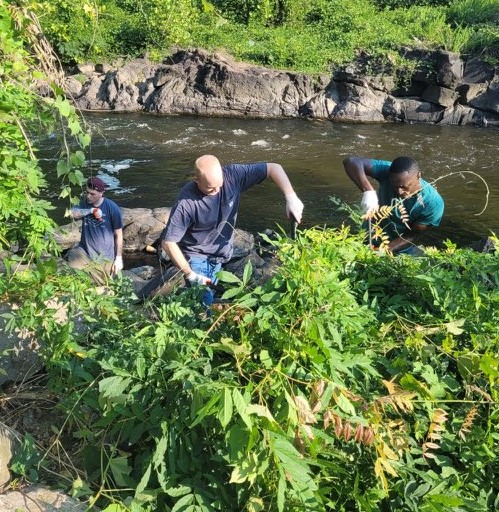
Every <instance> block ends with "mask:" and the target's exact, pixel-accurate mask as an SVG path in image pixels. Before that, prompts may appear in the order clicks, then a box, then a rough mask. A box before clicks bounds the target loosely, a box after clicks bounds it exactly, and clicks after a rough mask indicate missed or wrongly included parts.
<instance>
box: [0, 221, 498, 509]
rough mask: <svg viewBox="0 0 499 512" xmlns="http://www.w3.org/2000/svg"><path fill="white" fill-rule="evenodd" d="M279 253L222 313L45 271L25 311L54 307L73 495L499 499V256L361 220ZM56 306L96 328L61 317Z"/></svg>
mask: <svg viewBox="0 0 499 512" xmlns="http://www.w3.org/2000/svg"><path fill="white" fill-rule="evenodd" d="M277 244H278V247H279V255H280V256H279V257H280V260H281V261H282V267H281V268H280V271H279V272H278V274H277V275H276V276H275V277H274V278H273V279H272V280H271V281H269V282H267V283H266V284H265V285H261V286H250V285H249V284H248V283H249V277H250V274H251V268H250V267H247V269H246V272H245V276H244V278H243V279H242V280H239V279H237V278H235V276H232V275H231V274H227V273H223V275H222V278H223V279H224V281H225V282H226V283H228V285H229V286H231V288H230V289H229V291H228V292H226V297H231V298H232V299H233V300H234V302H233V303H232V304H227V305H225V306H224V307H223V308H221V309H215V310H214V311H213V315H212V316H211V317H208V318H206V317H204V315H203V311H202V309H200V306H198V304H199V296H198V295H197V290H190V291H189V292H184V293H180V294H177V295H174V296H171V297H169V298H163V299H162V300H157V301H156V302H155V303H152V304H149V305H146V306H145V308H144V309H142V308H140V309H138V310H134V308H133V307H132V306H131V304H128V305H127V299H124V298H123V297H127V293H125V292H126V289H122V290H121V292H120V290H119V289H118V290H117V291H118V292H120V293H119V295H118V296H114V297H113V296H111V297H102V298H101V299H99V300H97V299H94V300H89V298H88V293H86V294H83V295H82V294H81V293H78V292H77V289H76V288H75V285H74V284H73V285H72V286H71V288H70V289H68V282H67V281H59V282H58V283H56V282H55V281H54V279H53V277H52V275H51V272H49V271H46V270H45V271H43V270H42V268H41V267H40V268H39V270H38V271H37V272H35V273H34V274H33V275H32V276H31V278H32V279H35V281H36V282H37V285H36V290H38V291H37V292H36V296H35V297H33V292H32V290H31V289H30V290H29V292H28V291H27V290H26V291H25V292H24V293H29V295H30V297H31V300H35V304H36V307H35V310H33V307H32V306H30V307H28V306H26V307H25V308H23V309H22V310H21V311H20V312H19V313H18V315H17V317H18V319H19V318H23V319H24V323H25V324H30V325H32V326H33V327H34V325H36V323H37V320H36V318H39V315H38V314H37V312H39V313H40V314H41V313H43V318H44V320H43V321H44V328H43V329H39V331H40V335H41V336H43V332H45V333H46V334H45V336H44V339H45V341H46V344H47V345H46V346H47V350H46V354H45V355H46V358H47V368H48V372H49V375H50V379H51V380H50V386H51V388H52V389H53V390H54V391H55V392H56V393H57V395H58V396H59V397H60V405H59V407H60V408H61V410H63V411H64V415H65V417H66V419H65V420H64V425H63V427H61V426H59V427H57V428H56V432H58V436H57V437H58V441H57V442H54V443H53V444H52V450H57V452H58V453H59V458H61V457H62V455H60V454H61V450H59V449H58V448H57V447H58V446H59V443H63V445H64V448H65V453H66V454H67V457H69V459H68V460H64V457H63V460H62V465H63V466H64V467H66V468H67V467H69V466H70V465H71V466H72V467H74V468H75V469H74V470H73V472H72V475H71V477H72V480H73V483H72V488H73V492H74V493H75V495H78V496H82V497H86V498H88V499H90V503H97V504H98V505H100V506H105V504H106V503H109V502H110V501H111V502H113V501H114V502H116V504H118V503H123V502H124V501H126V502H127V503H128V504H129V505H128V506H129V510H132V511H134V510H135V511H138V510H151V511H152V510H154V511H163V510H164V511H166V510H168V511H170V510H172V511H181V510H193V511H213V510H222V511H229V510H230V511H232V510H233V511H240V510H247V511H259V510H265V511H269V512H270V511H273V510H276V511H277V510H279V511H283V510H285V511H305V510H307V511H320V510H335V511H340V510H365V511H376V510H387V511H389V510H393V511H398V510H414V511H452V510H455V511H467V510H469V511H475V512H476V511H483V512H485V511H487V510H492V509H494V507H497V506H498V504H499V503H498V498H497V496H498V491H499V488H498V482H499V478H498V477H499V460H498V453H499V451H498V449H499V428H498V425H499V422H498V416H499V408H498V405H497V402H498V399H499V388H498V383H499V368H498V366H497V352H498V349H499V321H498V320H499V318H498V315H499V292H498V290H499V259H498V256H497V255H495V254H477V253H473V252H471V251H468V250H457V249H455V248H453V247H451V246H449V247H448V248H447V249H446V250H444V251H442V252H439V251H437V250H430V251H429V253H428V254H427V256H426V257H423V258H410V257H397V258H393V257H389V256H383V257H379V256H377V255H375V254H374V253H372V251H370V250H369V249H368V248H367V247H366V246H365V245H364V244H363V241H362V240H361V238H360V237H357V236H351V235H350V234H349V232H348V230H346V229H343V230H308V231H306V232H304V233H303V234H302V235H301V236H300V238H299V240H298V241H297V242H290V241H289V240H286V239H282V240H280V241H278V242H277ZM30 282H31V283H32V282H33V281H32V280H31V281H30ZM16 288H17V293H21V295H22V293H23V292H22V289H23V287H22V286H20V284H19V283H18V284H17V285H16ZM2 292H5V290H2ZM48 295H50V296H55V297H57V298H58V300H59V301H60V302H61V303H63V304H65V306H66V307H67V308H68V312H69V313H70V314H69V317H70V318H75V316H76V315H75V313H76V312H77V311H80V315H81V316H82V317H83V318H86V320H87V322H88V329H85V330H84V331H83V332H82V330H81V329H79V330H78V329H75V326H76V324H75V322H73V321H71V320H70V322H69V323H68V324H58V323H57V322H55V321H52V320H50V319H49V318H51V316H52V315H47V314H46V305H45V304H44V302H45V300H46V297H47V296H48ZM85 297H86V298H85ZM120 297H121V298H120ZM49 451H50V449H49ZM62 453H64V452H62ZM47 460H48V456H47V454H45V461H47ZM37 468H38V467H37ZM66 478H67V474H66ZM127 496H128V497H130V499H131V498H133V500H132V501H130V500H128V501H127V500H126V497H127ZM116 506H117V505H116ZM108 510H109V511H111V510H125V508H119V507H118V508H109V509H108ZM126 510H128V509H126Z"/></svg>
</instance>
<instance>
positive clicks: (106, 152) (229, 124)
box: [39, 112, 499, 246]
mask: <svg viewBox="0 0 499 512" xmlns="http://www.w3.org/2000/svg"><path fill="white" fill-rule="evenodd" d="M85 119H86V122H87V123H88V126H89V127H90V129H91V133H92V144H91V148H90V151H88V152H87V157H88V165H87V168H86V169H85V173H86V174H87V175H88V174H90V173H93V174H96V175H99V176H100V177H101V178H102V179H104V181H106V182H107V183H108V185H109V191H108V192H107V196H108V197H110V198H111V199H113V200H115V201H116V202H117V203H118V204H119V205H120V206H123V207H127V208H138V207H146V208H156V207H163V206H171V205H172V204H173V202H174V200H175V198H176V196H177V193H178V191H179V190H180V188H181V186H182V185H183V184H184V183H185V182H186V181H187V180H188V179H190V177H191V176H192V163H193V161H194V160H195V158H197V157H198V156H200V155H202V154H205V153H211V154H214V155H216V156H217V157H218V158H219V159H220V161H221V162H222V164H223V163H229V162H254V161H266V162H278V163H280V164H282V165H283V167H284V169H285V170H286V172H287V173H288V176H289V177H290V179H291V181H292V183H293V186H294V188H295V190H296V192H297V194H298V196H299V197H300V198H301V200H302V201H303V203H304V204H305V211H304V217H303V224H302V225H303V226H304V227H311V226H323V225H327V226H338V225H340V224H341V222H342V221H343V220H345V219H346V217H347V214H345V213H344V212H343V211H339V210H338V208H337V206H335V205H334V204H333V203H332V202H331V200H330V197H331V196H335V197H338V198H340V199H342V200H343V201H345V202H347V203H349V204H351V205H354V204H358V202H359V201H360V196H361V194H360V192H359V191H358V190H357V189H356V187H355V186H354V185H353V183H352V182H351V181H350V180H349V179H348V178H347V176H346V175H345V172H344V170H343V165H342V161H343V159H344V158H345V157H346V156H348V155H361V156H366V157H372V158H382V159H387V160H392V159H394V158H396V157H397V156H400V155H408V156H412V157H413V158H415V159H416V160H417V161H418V162H419V164H420V167H421V170H422V173H423V177H424V178H425V179H426V180H427V181H430V182H433V181H434V180H438V181H437V182H436V187H437V188H438V190H439V192H440V194H441V195H442V196H443V198H444V200H445V214H444V219H443V221H442V224H441V226H440V227H439V228H438V229H434V230H431V232H430V234H429V235H428V237H427V239H426V243H430V244H433V245H437V246H441V243H442V241H443V240H445V239H449V240H451V241H453V242H455V243H457V244H458V245H462V244H466V243H470V242H472V241H475V240H477V239H479V238H481V237H483V236H487V235H488V234H490V232H491V231H493V232H495V233H499V171H498V169H497V166H498V146H499V131H497V130H491V129H485V128H476V127H467V126H427V125H405V124H404V125H402V124H339V123H331V122H329V121H311V120H303V119H299V120H297V119H290V120H257V119H226V118H200V117H194V116H193V117H187V116H182V117H166V116H154V115H151V114H115V113H109V112H107V113H99V114H85ZM55 147H56V146H55V145H52V143H51V141H48V142H46V143H45V145H44V146H43V147H42V151H41V152H40V155H39V156H40V158H41V161H42V166H43V167H44V168H45V169H46V171H47V173H48V176H49V184H50V191H51V194H50V195H51V196H52V197H54V196H56V195H57V186H58V185H57V179H56V177H55V170H54V168H55V162H54V160H53V158H52V157H53V150H54V149H55ZM56 206H57V209H56V210H55V211H54V214H53V215H54V218H55V219H56V220H57V221H58V222H59V223H67V222H68V220H67V219H64V218H63V212H64V209H65V208H67V206H68V205H67V203H64V202H62V201H61V202H60V203H57V204H56ZM277 224H279V225H280V226H283V227H286V228H287V225H288V224H287V221H286V220H285V217H284V200H283V197H282V195H281V194H280V192H279V191H278V190H277V188H276V187H275V186H274V185H273V184H272V183H271V182H270V181H269V180H267V181H266V182H264V183H263V184H261V185H259V186H257V187H254V188H252V189H250V190H249V191H247V192H246V193H245V194H244V196H243V200H242V203H241V209H240V213H239V218H238V227H240V228H242V229H246V230H249V231H252V232H255V233H256V232H257V231H260V230H263V229H265V228H275V227H276V225H277Z"/></svg>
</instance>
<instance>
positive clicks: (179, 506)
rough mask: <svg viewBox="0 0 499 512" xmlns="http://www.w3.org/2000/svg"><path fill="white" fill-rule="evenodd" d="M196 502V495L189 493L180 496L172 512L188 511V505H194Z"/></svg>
mask: <svg viewBox="0 0 499 512" xmlns="http://www.w3.org/2000/svg"><path fill="white" fill-rule="evenodd" d="M193 503H194V495H193V494H191V493H189V494H186V495H185V496H183V497H182V498H180V499H179V500H178V501H177V502H176V503H175V505H174V506H173V508H172V509H171V512H185V511H187V510H188V509H187V505H192V504H193Z"/></svg>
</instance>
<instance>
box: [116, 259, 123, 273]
mask: <svg viewBox="0 0 499 512" xmlns="http://www.w3.org/2000/svg"><path fill="white" fill-rule="evenodd" d="M121 270H123V256H116V258H114V273H115V274H117V273H118V272H120V271H121Z"/></svg>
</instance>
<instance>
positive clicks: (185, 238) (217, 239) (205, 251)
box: [161, 162, 267, 263]
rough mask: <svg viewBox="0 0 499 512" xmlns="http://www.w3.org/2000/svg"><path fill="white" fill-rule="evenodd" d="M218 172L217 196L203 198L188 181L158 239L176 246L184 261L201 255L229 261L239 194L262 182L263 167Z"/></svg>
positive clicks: (229, 167) (235, 167) (232, 167)
mask: <svg viewBox="0 0 499 512" xmlns="http://www.w3.org/2000/svg"><path fill="white" fill-rule="evenodd" d="M222 172H223V184H222V187H221V189H220V191H219V193H218V194H216V195H214V196H209V195H205V194H203V193H202V192H201V191H200V190H199V188H198V186H197V183H196V182H195V181H190V182H189V183H187V184H186V185H185V186H184V187H183V188H182V190H181V191H180V194H179V197H178V199H177V202H176V203H175V205H174V207H173V208H172V211H171V212H170V217H169V219H168V223H167V224H166V227H165V229H164V231H163V234H162V235H161V239H162V240H165V241H166V242H176V243H178V245H179V248H180V250H181V251H182V252H183V253H184V256H185V257H186V258H189V257H191V256H204V257H210V258H211V259H212V260H213V261H216V262H219V263H225V262H227V261H229V260H230V258H231V256H232V237H233V234H234V228H235V225H236V220H237V212H238V209H239V201H240V198H241V193H242V192H244V191H245V190H247V189H248V188H250V187H252V186H253V185H256V184H258V183H261V182H262V181H263V180H265V178H266V177H267V164H266V163H264V162H259V163H254V164H231V165H226V166H224V167H223V168H222Z"/></svg>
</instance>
